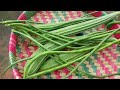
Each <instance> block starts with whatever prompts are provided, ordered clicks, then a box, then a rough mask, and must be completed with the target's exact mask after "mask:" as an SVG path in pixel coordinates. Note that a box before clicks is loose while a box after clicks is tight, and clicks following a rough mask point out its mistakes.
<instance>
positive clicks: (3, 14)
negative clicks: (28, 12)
mask: <svg viewBox="0 0 120 90" xmlns="http://www.w3.org/2000/svg"><path fill="white" fill-rule="evenodd" d="M20 13H22V11H0V21H2V20H11V19H17V17H18V16H19V15H20ZM10 32H11V28H8V27H5V26H4V25H0V79H2V78H1V75H2V73H3V71H4V69H5V68H6V67H7V66H8V65H9V58H8V43H9V37H10ZM3 79H13V76H12V70H11V69H9V70H8V71H7V73H6V74H5V76H4V78H3Z"/></svg>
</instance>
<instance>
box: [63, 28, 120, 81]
mask: <svg viewBox="0 0 120 90" xmlns="http://www.w3.org/2000/svg"><path fill="white" fill-rule="evenodd" d="M119 30H120V29H117V30H115V31H113V32H112V33H110V34H109V35H108V36H107V37H105V39H103V40H102V41H101V42H100V43H99V44H98V45H97V46H96V47H95V48H94V49H93V50H92V51H91V52H90V53H89V54H88V55H87V56H86V57H85V58H84V59H83V60H82V61H81V62H80V63H79V64H78V65H77V66H76V67H75V68H74V69H73V70H72V71H71V72H70V73H69V74H67V75H66V76H65V77H63V79H65V78H67V77H68V76H70V75H71V74H72V73H73V72H74V71H75V70H76V69H77V68H78V67H79V66H80V65H81V64H82V63H83V62H84V61H85V60H86V59H88V58H89V57H90V56H91V55H92V54H93V53H95V52H96V50H97V49H99V47H100V46H101V45H102V44H103V43H104V42H105V41H106V40H107V39H108V38H109V37H110V36H111V35H113V34H114V33H115V32H117V31H119Z"/></svg>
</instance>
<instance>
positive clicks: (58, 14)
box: [9, 11, 120, 79]
mask: <svg viewBox="0 0 120 90" xmlns="http://www.w3.org/2000/svg"><path fill="white" fill-rule="evenodd" d="M84 15H85V14H84V12H82V11H27V12H23V13H22V14H21V15H20V17H19V18H18V19H19V20H25V19H32V20H34V21H36V22H43V23H57V22H60V21H67V20H71V19H76V18H79V17H83V16H84ZM92 15H93V16H96V17H98V16H101V15H104V14H103V12H101V11H100V12H97V13H95V14H92ZM118 27H119V25H113V26H112V27H111V29H114V28H118ZM103 28H104V26H103V25H101V26H99V27H97V29H98V30H102V29H103ZM116 37H117V36H116ZM117 38H118V37H117ZM30 42H31V41H30V40H29V39H26V38H23V37H21V36H17V35H15V34H14V33H13V32H11V36H10V42H9V59H10V63H11V64H12V63H13V62H14V61H16V60H18V59H23V58H26V57H30V56H31V55H32V54H33V53H34V52H35V51H36V50H37V49H38V47H34V46H27V44H28V43H30ZM25 63H26V62H25V61H24V62H22V63H18V64H16V65H15V66H13V75H14V78H15V79H21V78H22V74H23V69H24V65H25ZM76 64H77V63H75V65H76ZM81 69H82V70H84V71H85V72H88V73H91V74H93V75H97V76H101V75H107V74H112V73H117V72H120V47H118V46H117V45H112V46H110V47H108V48H106V49H104V50H102V51H100V52H97V53H95V54H93V55H91V57H90V58H89V59H88V60H87V61H85V62H84V63H83V64H82V65H81V66H80V67H79V68H78V70H81ZM68 73H69V70H67V69H66V68H63V69H61V70H57V71H54V72H52V73H49V74H46V75H42V76H40V77H39V78H40V79H60V78H61V77H63V76H65V75H66V74H68ZM68 78H69V79H88V78H91V79H92V78H93V77H87V76H84V75H77V74H75V73H73V74H72V75H71V76H69V77H68ZM107 78H109V79H118V78H120V76H118V75H116V76H110V77H106V79H107Z"/></svg>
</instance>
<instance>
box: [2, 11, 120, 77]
mask: <svg viewBox="0 0 120 90" xmlns="http://www.w3.org/2000/svg"><path fill="white" fill-rule="evenodd" d="M119 14H120V12H114V13H111V14H107V15H105V16H102V17H99V18H94V17H83V18H78V19H74V20H71V21H62V22H59V23H54V24H43V23H35V22H32V21H27V20H21V21H20V20H8V21H3V22H1V23H2V24H5V25H6V26H11V27H13V30H12V32H14V33H16V34H19V35H22V36H23V37H25V38H29V39H30V40H32V41H33V42H34V44H33V45H36V46H38V47H39V49H38V50H37V51H36V52H34V53H33V55H32V56H31V57H29V58H25V59H22V60H18V61H16V62H14V63H13V64H11V65H10V66H8V68H7V69H6V70H5V72H6V71H7V70H8V69H9V68H10V67H12V66H13V65H15V64H16V63H18V62H22V61H24V60H26V61H27V63H26V65H25V67H24V73H23V78H24V79H30V78H36V77H37V76H41V75H43V74H47V73H50V72H53V71H55V70H59V69H61V68H64V67H66V68H67V69H68V70H70V73H69V74H67V75H66V76H65V77H63V78H67V77H68V76H70V75H71V74H72V73H73V72H74V73H78V74H81V73H84V75H91V74H89V73H86V72H84V71H82V70H80V71H78V70H77V68H78V67H79V66H80V65H81V64H82V63H83V62H84V61H85V60H87V59H88V58H89V57H90V56H91V55H92V54H93V53H95V52H97V51H100V50H102V49H104V48H106V47H109V46H111V45H112V44H119V43H120V40H117V39H115V38H114V37H111V36H112V35H113V34H115V33H119V32H118V31H119V30H120V29H116V30H113V31H107V30H103V31H96V32H92V33H90V34H85V35H84V34H83V35H81V34H80V33H83V32H84V31H86V30H89V29H92V28H95V27H97V26H99V25H101V24H104V23H108V22H109V21H111V20H113V19H114V18H115V17H116V16H117V15H119ZM48 31H49V32H48ZM35 36H37V37H36V38H35ZM75 62H79V64H78V65H77V66H73V65H72V64H73V63H75ZM111 75H116V74H111ZM91 76H93V77H98V76H95V75H91ZM107 76H110V75H107ZM103 77H106V76H102V77H98V78H103Z"/></svg>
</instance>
